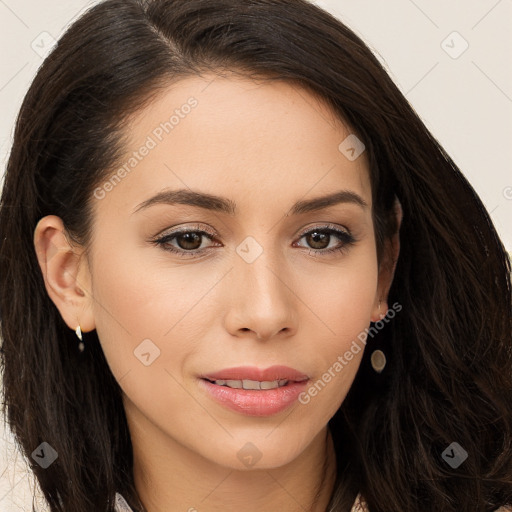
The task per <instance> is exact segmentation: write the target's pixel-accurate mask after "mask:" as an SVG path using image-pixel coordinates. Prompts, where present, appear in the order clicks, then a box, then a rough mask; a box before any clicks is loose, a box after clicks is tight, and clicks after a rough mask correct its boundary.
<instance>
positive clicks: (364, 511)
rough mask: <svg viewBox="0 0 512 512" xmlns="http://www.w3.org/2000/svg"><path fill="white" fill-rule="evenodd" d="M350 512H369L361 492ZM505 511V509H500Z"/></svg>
mask: <svg viewBox="0 0 512 512" xmlns="http://www.w3.org/2000/svg"><path fill="white" fill-rule="evenodd" d="M350 512H369V511H368V507H367V506H366V503H365V501H364V499H363V497H362V496H361V494H358V495H357V496H356V501H354V504H353V505H352V508H351V509H350ZM500 512H505V511H500Z"/></svg>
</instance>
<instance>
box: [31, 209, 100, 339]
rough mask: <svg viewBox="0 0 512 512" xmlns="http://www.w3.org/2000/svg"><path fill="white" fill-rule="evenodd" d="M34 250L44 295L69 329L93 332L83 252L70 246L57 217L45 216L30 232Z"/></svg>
mask: <svg viewBox="0 0 512 512" xmlns="http://www.w3.org/2000/svg"><path fill="white" fill-rule="evenodd" d="M34 246H35V249H36V254H37V259H38V262H39V266H40V267H41V272H42V274H43V278H44V283H45V286H46V290H47V292H48V295H49V296H50V298H51V299H52V301H53V302H54V304H55V305H56V306H57V309H58V310H59V312H60V314H61V316H62V318H63V320H64V321H65V322H66V324H67V326H68V327H69V328H70V329H73V331H74V330H76V328H77V327H78V325H80V327H81V330H82V332H89V331H92V330H93V329H95V327H96V324H95V323H94V316H93V310H92V303H93V298H92V294H91V292H90V290H91V276H90V273H89V267H88V264H87V261H85V263H84V261H83V260H84V259H85V258H82V256H83V250H82V249H80V247H79V246H76V245H72V243H71V242H70V241H69V240H68V236H67V232H66V229H65V227H64V224H63V222H62V220H61V218H60V217H57V216H55V215H47V216H46V217H43V218H42V219H40V220H39V222H38V223H37V226H36V228H35V230H34Z"/></svg>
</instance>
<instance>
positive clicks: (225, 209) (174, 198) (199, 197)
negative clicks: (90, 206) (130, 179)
mask: <svg viewBox="0 0 512 512" xmlns="http://www.w3.org/2000/svg"><path fill="white" fill-rule="evenodd" d="M341 203H349V204H355V205H358V206H360V207H361V208H363V209H366V208H367V207H368V204H367V203H366V201H365V200H364V199H363V198H362V197H361V196H360V195H358V194H356V193H355V192H353V191H351V190H340V191H338V192H335V193H333V194H329V195H326V196H321V197H315V198H313V199H306V200H302V201H297V202H296V203H295V204H294V205H293V206H292V207H291V209H290V213H291V215H300V214H303V213H309V212H315V211H318V210H322V209H324V208H328V207H329V206H334V205H336V204H341ZM156 204H167V205H174V204H185V205H189V206H195V207H197V208H204V209H206V210H212V211H215V212H220V213H225V214H227V215H236V211H237V206H236V203H235V202H234V201H232V200H231V199H228V198H226V197H220V196H216V195H212V194H207V193H204V192H197V191H194V190H190V189H179V190H168V189H166V190H162V191H161V192H159V193H158V194H156V195H155V196H153V197H150V198H149V199H146V200H145V201H143V202H142V203H140V204H139V205H137V206H136V207H135V209H134V210H133V212H132V215H133V214H134V213H137V212H139V211H141V210H145V209H147V208H149V207H150V206H153V205H156Z"/></svg>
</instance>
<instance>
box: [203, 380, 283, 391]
mask: <svg viewBox="0 0 512 512" xmlns="http://www.w3.org/2000/svg"><path fill="white" fill-rule="evenodd" d="M213 382H214V383H215V384H217V385H218V386H227V387H229V388H235V389H276V388H280V387H282V386H286V384H288V380H287V379H281V380H273V381H269V380H264V381H259V380H250V379H244V380H215V381H213Z"/></svg>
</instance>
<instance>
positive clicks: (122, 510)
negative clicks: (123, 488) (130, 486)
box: [115, 492, 133, 512]
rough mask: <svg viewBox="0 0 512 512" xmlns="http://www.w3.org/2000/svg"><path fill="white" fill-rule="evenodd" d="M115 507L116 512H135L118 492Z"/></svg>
mask: <svg viewBox="0 0 512 512" xmlns="http://www.w3.org/2000/svg"><path fill="white" fill-rule="evenodd" d="M115 507H116V512H133V510H132V509H131V508H130V506H129V505H128V503H126V500H125V499H124V498H123V497H122V496H121V494H119V493H118V492H116V503H115Z"/></svg>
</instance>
